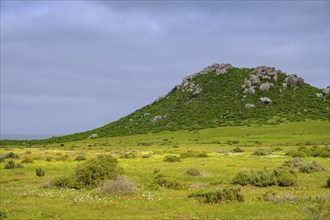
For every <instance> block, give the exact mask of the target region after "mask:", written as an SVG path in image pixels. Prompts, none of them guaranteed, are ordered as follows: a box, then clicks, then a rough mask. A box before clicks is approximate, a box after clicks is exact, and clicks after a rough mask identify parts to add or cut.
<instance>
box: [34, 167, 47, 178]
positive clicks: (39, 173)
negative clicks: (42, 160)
mask: <svg viewBox="0 0 330 220" xmlns="http://www.w3.org/2000/svg"><path fill="white" fill-rule="evenodd" d="M36 175H37V176H39V177H41V176H45V171H44V170H43V169H41V168H37V169H36Z"/></svg>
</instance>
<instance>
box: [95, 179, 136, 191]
mask: <svg viewBox="0 0 330 220" xmlns="http://www.w3.org/2000/svg"><path fill="white" fill-rule="evenodd" d="M135 190H136V187H135V185H134V184H133V183H132V182H131V181H130V180H128V179H126V178H125V177H122V176H119V177H117V179H114V180H108V181H106V182H104V183H102V184H101V185H100V186H99V187H98V188H97V189H96V192H97V193H99V194H131V193H133V192H134V191H135Z"/></svg>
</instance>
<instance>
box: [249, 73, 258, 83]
mask: <svg viewBox="0 0 330 220" xmlns="http://www.w3.org/2000/svg"><path fill="white" fill-rule="evenodd" d="M250 80H251V82H252V84H256V83H260V79H259V76H257V75H254V74H251V75H250Z"/></svg>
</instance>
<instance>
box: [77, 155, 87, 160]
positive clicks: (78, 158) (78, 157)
mask: <svg viewBox="0 0 330 220" xmlns="http://www.w3.org/2000/svg"><path fill="white" fill-rule="evenodd" d="M83 160H87V158H86V157H85V155H83V154H80V155H78V156H77V157H76V159H75V161H83Z"/></svg>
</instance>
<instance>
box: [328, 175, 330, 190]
mask: <svg viewBox="0 0 330 220" xmlns="http://www.w3.org/2000/svg"><path fill="white" fill-rule="evenodd" d="M327 187H328V188H330V176H329V177H328V179H327Z"/></svg>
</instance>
